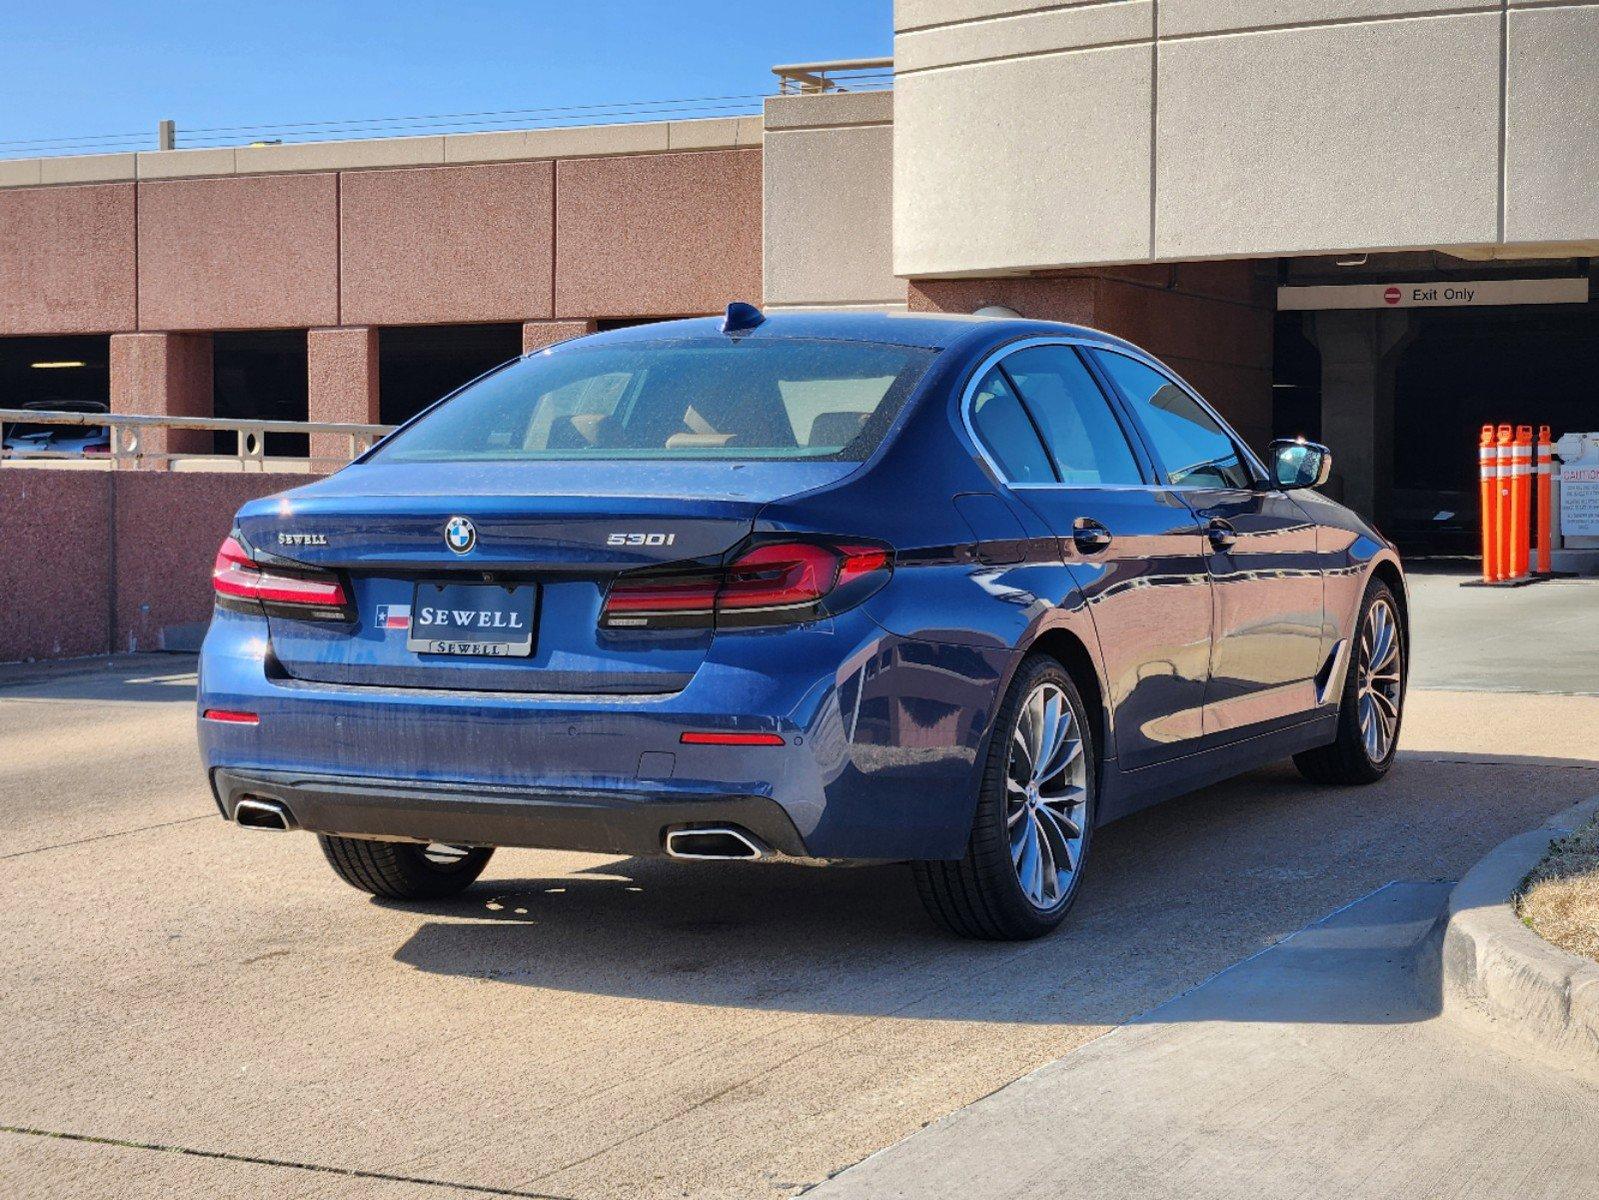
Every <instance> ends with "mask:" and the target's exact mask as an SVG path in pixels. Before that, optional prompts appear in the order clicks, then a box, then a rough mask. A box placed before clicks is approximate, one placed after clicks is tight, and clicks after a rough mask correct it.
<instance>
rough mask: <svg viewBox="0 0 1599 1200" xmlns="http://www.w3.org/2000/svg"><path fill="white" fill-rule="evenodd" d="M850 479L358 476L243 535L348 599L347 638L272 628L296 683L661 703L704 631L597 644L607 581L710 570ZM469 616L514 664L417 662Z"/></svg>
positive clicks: (357, 471) (823, 468) (607, 471)
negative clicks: (752, 535)
mask: <svg viewBox="0 0 1599 1200" xmlns="http://www.w3.org/2000/svg"><path fill="white" fill-rule="evenodd" d="M856 466H858V464H855V463H717V464H708V463H692V464H689V463H672V464H651V463H638V462H633V463H627V462H608V463H585V464H578V463H540V464H526V463H522V464H489V465H478V464H471V465H468V464H454V463H445V464H428V465H427V466H425V467H423V466H414V465H413V466H406V467H393V466H372V467H367V466H357V467H354V468H351V469H349V470H347V471H345V472H342V473H340V475H338V476H335V477H332V478H330V479H328V480H324V481H322V482H321V483H319V484H314V485H312V486H310V487H308V488H303V489H300V490H299V491H297V492H294V493H291V494H289V495H287V496H284V497H282V498H278V499H273V500H266V501H260V502H257V503H255V504H252V505H249V506H247V507H246V508H245V510H244V511H243V512H242V513H241V514H240V518H239V530H240V533H241V535H242V536H243V538H244V539H245V541H246V542H247V543H248V544H249V545H250V546H251V547H253V548H254V550H255V551H256V552H257V553H258V554H260V555H270V556H273V557H276V558H279V559H286V560H289V561H292V562H294V563H299V564H302V565H305V566H309V567H316V568H321V569H328V570H334V571H337V572H338V573H339V574H340V576H341V577H342V578H343V579H344V580H345V581H346V583H347V585H348V587H349V591H350V600H351V607H352V610H353V613H354V619H353V620H352V621H351V622H348V623H344V622H330V621H319V620H303V619H298V618H294V617H288V616H283V615H277V614H274V615H272V616H269V618H268V627H269V632H270V637H271V643H272V650H273V655H274V658H275V660H276V662H277V664H278V665H279V666H280V667H281V669H282V670H283V671H284V672H285V673H286V674H287V675H289V676H290V677H292V678H295V679H301V680H308V681H316V682H325V683H338V684H351V685H369V686H388V687H419V688H447V689H457V690H483V691H519V692H551V693H597V694H615V693H654V692H671V691H677V690H679V689H681V688H682V687H683V686H684V685H685V684H686V683H687V682H688V680H689V679H690V678H691V677H692V676H693V673H694V671H695V670H696V669H697V668H698V667H699V664H700V663H701V662H702V661H703V659H704V657H705V654H706V652H707V650H708V649H709V646H710V641H711V637H712V631H711V630H709V629H659V630H650V631H648V632H640V631H635V632H631V633H630V632H627V631H619V630H602V629H601V628H600V623H599V616H600V608H601V605H602V603H603V601H604V597H605V591H606V588H607V587H608V586H609V584H610V582H611V580H612V579H614V578H615V576H616V575H617V574H619V573H620V572H623V571H629V570H636V569H639V568H643V567H649V566H653V565H657V564H665V563H673V562H686V561H693V560H707V559H708V560H715V559H717V558H719V557H720V556H721V555H723V554H724V553H725V552H726V551H728V550H729V549H731V548H732V547H734V546H735V545H737V544H738V543H739V542H740V541H742V540H743V539H744V538H745V537H746V536H747V535H748V534H749V532H750V530H751V528H752V527H753V524H754V521H755V517H756V514H757V513H758V512H759V511H760V509H761V508H762V507H764V505H765V504H767V503H768V502H769V501H771V500H773V499H777V498H779V497H782V496H785V495H792V494H793V493H795V492H798V491H803V490H807V489H809V488H812V487H816V486H821V485H824V484H826V483H828V482H831V481H833V480H836V479H838V478H841V477H842V476H843V475H845V474H848V473H849V472H850V471H851V470H853V469H855V467H856ZM463 520H464V522H466V523H469V526H470V535H471V536H470V544H468V545H466V546H465V548H464V549H460V548H457V547H459V546H461V544H462V542H463V540H464V539H463V538H456V539H453V540H454V541H455V543H456V545H455V546H454V547H452V544H451V540H452V539H447V537H446V531H447V529H449V528H450V526H451V523H452V522H458V523H459V521H463ZM441 585H443V587H444V588H448V589H449V590H441ZM458 585H471V587H470V588H467V589H464V590H463V589H462V588H461V587H460V586H458ZM478 600H481V601H482V603H481V604H479V603H478V602H477V601H478ZM479 609H481V610H482V612H484V613H487V612H489V610H491V609H492V610H495V613H494V614H491V615H490V616H487V617H482V616H481V614H480V618H481V620H482V621H483V622H484V623H485V624H487V623H489V622H493V623H495V624H504V625H505V626H507V627H508V630H514V629H516V628H517V627H518V624H519V622H520V621H521V620H523V619H526V620H527V621H528V622H529V624H530V626H531V628H530V630H529V634H528V635H527V637H528V640H530V642H531V646H530V650H531V652H530V653H527V652H525V651H522V652H518V651H520V650H521V647H520V646H518V645H516V643H517V642H518V641H519V640H520V639H521V637H522V636H523V635H519V634H516V633H513V632H509V631H508V632H507V633H506V634H505V638H506V643H505V644H507V645H512V646H513V650H512V652H510V653H506V654H499V655H492V656H491V655H487V654H484V653H480V652H479V653H466V654H463V653H435V652H429V651H428V650H426V649H419V648H415V647H416V646H417V645H418V642H419V641H420V642H422V643H423V644H429V643H428V639H427V638H426V637H424V633H426V632H428V631H426V630H424V623H425V621H426V619H427V618H428V617H430V616H432V615H433V614H434V613H435V612H439V611H444V612H446V613H451V614H454V615H456V616H463V617H468V616H470V615H471V614H473V613H474V612H475V611H477V610H479ZM424 610H426V612H424ZM457 629H458V627H457V626H456V625H454V624H453V623H452V625H451V630H452V631H453V630H457ZM449 636H452V637H453V636H454V633H451V634H450V635H449ZM472 636H482V637H485V638H491V637H492V638H497V637H499V636H500V635H499V634H496V633H492V632H489V633H474V634H473V635H472ZM431 644H432V645H438V644H439V643H437V642H434V643H431ZM451 645H455V646H459V643H457V642H451ZM474 649H477V648H474Z"/></svg>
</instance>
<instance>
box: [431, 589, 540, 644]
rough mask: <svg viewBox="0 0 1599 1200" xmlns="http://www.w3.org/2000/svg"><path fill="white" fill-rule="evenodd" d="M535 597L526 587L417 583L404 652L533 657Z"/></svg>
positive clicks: (532, 590)
mask: <svg viewBox="0 0 1599 1200" xmlns="http://www.w3.org/2000/svg"><path fill="white" fill-rule="evenodd" d="M537 597H538V586H537V585H536V584H531V583H519V584H498V583H419V584H417V585H416V593H415V595H414V597H413V599H414V603H413V604H412V605H411V626H410V631H409V632H408V633H407V634H406V637H405V647H406V649H407V650H414V651H415V652H416V653H418V654H481V655H484V656H486V657H489V658H526V657H527V656H528V655H530V654H532V653H533V610H534V601H535V600H536V599H537Z"/></svg>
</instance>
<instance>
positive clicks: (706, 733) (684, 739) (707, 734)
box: [677, 729, 783, 746]
mask: <svg viewBox="0 0 1599 1200" xmlns="http://www.w3.org/2000/svg"><path fill="white" fill-rule="evenodd" d="M677 740H678V741H679V742H681V743H683V745H685V746H781V745H782V744H783V739H782V737H781V736H780V735H779V734H775V733H716V732H713V731H710V730H694V729H689V730H685V731H684V732H683V733H682V734H680V735H679V736H678V739H677Z"/></svg>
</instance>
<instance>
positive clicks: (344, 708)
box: [198, 610, 1008, 859]
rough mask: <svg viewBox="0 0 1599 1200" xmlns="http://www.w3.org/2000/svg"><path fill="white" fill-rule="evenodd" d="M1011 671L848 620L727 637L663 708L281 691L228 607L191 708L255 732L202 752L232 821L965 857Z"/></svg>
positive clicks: (548, 697)
mask: <svg viewBox="0 0 1599 1200" xmlns="http://www.w3.org/2000/svg"><path fill="white" fill-rule="evenodd" d="M1007 658H1008V652H1007V651H1004V650H1003V649H1002V648H999V647H996V648H994V649H993V650H991V651H982V650H977V649H975V648H973V647H970V646H945V645H942V644H940V643H936V642H926V641H918V640H915V639H906V638H903V637H899V636H897V635H894V634H891V633H888V632H886V631H885V630H883V629H882V628H881V627H880V626H877V625H875V624H874V623H873V622H872V621H871V620H869V619H868V618H867V617H866V616H865V615H864V614H862V613H861V612H860V611H859V610H852V611H850V612H848V613H845V614H842V615H840V616H838V617H836V618H833V619H832V620H830V621H827V622H817V623H815V624H814V625H811V626H806V627H802V628H797V629H789V630H783V631H781V632H780V633H779V632H775V631H753V632H749V633H740V634H739V635H737V636H729V637H718V638H717V639H716V642H715V644H714V645H713V646H712V649H711V652H710V654H709V655H708V656H707V658H706V661H705V662H704V663H703V664H702V666H701V667H700V668H699V670H698V671H697V672H696V673H695V675H694V677H693V678H692V680H691V681H690V682H689V683H688V685H687V686H685V687H684V688H683V689H682V690H681V691H678V692H673V693H669V694H662V695H633V696H624V695H554V694H543V695H534V694H515V693H483V692H470V691H447V690H427V689H419V688H394V687H354V686H349V685H340V684H326V683H308V682H304V681H297V680H291V679H286V678H283V676H282V673H281V671H279V670H275V669H274V663H273V660H272V652H271V648H270V641H269V638H268V636H267V630H266V628H265V622H263V621H260V620H258V619H256V618H252V617H249V616H245V615H242V614H236V613H232V612H228V611H226V610H219V611H218V612H217V614H216V616H215V617H214V619H213V621H212V624H211V629H210V631H209V633H208V634H207V637H206V641H205V645H204V647H203V648H202V651H201V655H200V686H199V707H200V711H201V712H202V713H204V712H205V711H207V710H209V709H213V708H214V709H221V710H235V711H245V712H249V713H251V714H254V715H255V716H256V717H257V720H256V721H255V722H252V723H226V722H221V721H215V720H207V719H204V718H203V717H202V719H201V720H200V721H199V723H198V724H199V742H200V756H201V759H202V761H203V763H204V765H205V768H206V771H207V773H208V778H209V779H210V780H211V781H212V782H213V784H214V785H215V786H216V789H217V799H218V802H219V803H220V804H221V805H222V808H223V811H224V813H225V815H227V816H229V817H230V818H231V817H232V815H233V809H232V806H233V804H235V803H236V801H237V796H238V795H239V794H242V793H241V792H239V791H237V790H235V789H234V788H233V782H232V781H233V780H246V781H251V782H254V783H256V784H260V785H262V786H261V787H258V788H257V789H256V792H257V794H260V795H264V796H266V797H267V798H269V799H276V800H279V801H281V802H282V803H283V804H284V805H285V807H287V808H288V809H289V811H290V813H291V814H292V815H293V817H294V820H295V822H296V823H297V824H299V825H300V826H301V827H302V828H307V829H313V830H318V831H320V832H327V833H344V834H352V835H361V836H371V837H394V838H406V839H418V840H427V841H442V842H450V843H483V844H490V845H506V846H530V847H542V848H556V849H559V848H566V849H579V850H595V851H600V852H616V853H629V854H640V853H657V852H659V851H660V850H661V849H662V846H661V834H662V831H663V830H664V829H665V828H666V827H668V826H670V825H677V824H702V823H717V824H736V825H739V826H741V827H743V828H745V829H748V830H749V832H751V833H753V834H755V835H757V836H758V837H760V838H761V839H762V840H764V841H766V842H767V843H768V844H769V845H770V846H771V847H772V848H773V849H774V850H777V851H778V852H780V853H785V854H789V853H792V854H799V855H804V856H806V857H811V858H834V859H905V858H917V859H933V858H955V857H959V855H960V854H961V853H962V852H963V851H964V848H965V843H966V837H967V834H968V833H969V832H970V828H971V812H972V805H973V803H974V797H975V791H974V779H975V774H974V772H975V763H976V758H977V750H978V746H979V744H980V743H981V740H982V738H983V735H984V733H985V731H986V728H987V723H988V721H989V720H990V714H991V710H992V705H993V704H994V703H995V695H996V689H997V687H998V686H999V680H1000V679H1001V678H1002V677H1003V672H1004V670H1005V664H1006V660H1007ZM690 730H695V731H718V732H730V733H735V732H736V733H749V732H758V733H775V734H777V735H779V736H780V737H781V738H782V739H783V742H782V744H776V745H759V746H748V745H705V744H685V743H683V742H682V741H681V734H682V733H684V732H685V731H690ZM268 785H270V787H271V788H272V789H276V790H271V791H269V790H267V786H268ZM286 789H297V790H286Z"/></svg>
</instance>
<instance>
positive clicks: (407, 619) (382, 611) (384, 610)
mask: <svg viewBox="0 0 1599 1200" xmlns="http://www.w3.org/2000/svg"><path fill="white" fill-rule="evenodd" d="M378 628H379V629H409V628H411V606H410V605H409V604H380V605H378Z"/></svg>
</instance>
